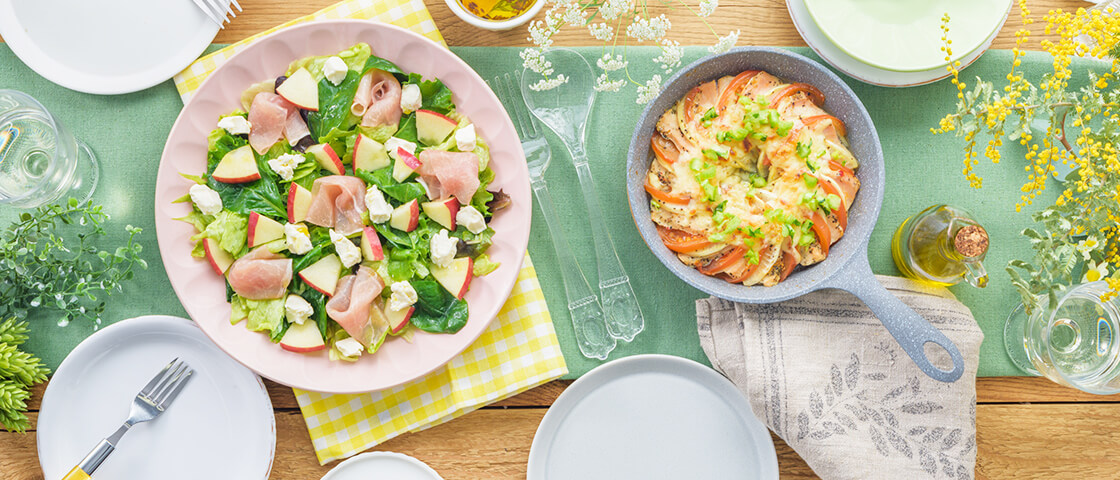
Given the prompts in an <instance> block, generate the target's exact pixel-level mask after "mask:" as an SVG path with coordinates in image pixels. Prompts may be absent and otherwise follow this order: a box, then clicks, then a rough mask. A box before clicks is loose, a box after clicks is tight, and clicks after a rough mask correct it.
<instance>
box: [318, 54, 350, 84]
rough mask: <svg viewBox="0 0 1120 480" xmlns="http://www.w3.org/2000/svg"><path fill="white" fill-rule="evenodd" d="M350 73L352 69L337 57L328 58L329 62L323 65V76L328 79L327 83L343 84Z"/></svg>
mask: <svg viewBox="0 0 1120 480" xmlns="http://www.w3.org/2000/svg"><path fill="white" fill-rule="evenodd" d="M348 71H350V67H348V66H347V65H346V62H344V61H342V59H341V58H339V57H338V56H337V55H336V56H333V57H331V58H328V59H327V61H326V62H325V63H323V76H324V77H327V81H329V82H331V83H333V84H335V85H338V84H340V83H342V81H343V80H345V79H346V72H348Z"/></svg>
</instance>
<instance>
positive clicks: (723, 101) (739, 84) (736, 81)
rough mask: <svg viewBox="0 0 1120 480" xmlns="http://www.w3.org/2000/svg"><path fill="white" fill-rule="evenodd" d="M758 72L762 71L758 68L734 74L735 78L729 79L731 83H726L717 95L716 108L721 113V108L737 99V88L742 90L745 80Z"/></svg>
mask: <svg viewBox="0 0 1120 480" xmlns="http://www.w3.org/2000/svg"><path fill="white" fill-rule="evenodd" d="M759 73H762V72H761V71H760V70H747V71H745V72H743V73H740V74H738V75H736V76H735V78H733V79H731V83H729V84H728V85H727V88H725V89H724V90H723V93H721V94H720V96H719V103H718V104H717V110H718V111H720V112H721V113H722V112H723V110H724V109H726V108H727V106H728V105H730V104H732V103H733V102H736V101H738V100H739V90H742V88H743V87H745V86H746V85H747V82H748V81H750V79H752V78H754V77H755V75H758V74H759Z"/></svg>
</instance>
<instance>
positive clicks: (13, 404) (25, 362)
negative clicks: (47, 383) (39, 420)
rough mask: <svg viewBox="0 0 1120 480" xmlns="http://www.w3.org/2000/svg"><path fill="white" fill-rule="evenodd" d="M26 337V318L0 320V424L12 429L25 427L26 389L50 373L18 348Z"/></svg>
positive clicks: (28, 395) (28, 393) (18, 429)
mask: <svg viewBox="0 0 1120 480" xmlns="http://www.w3.org/2000/svg"><path fill="white" fill-rule="evenodd" d="M25 340H27V322H19V321H16V319H14V318H9V319H7V320H5V321H3V322H0V424H3V425H4V427H5V428H7V429H8V430H10V431H13V432H23V431H25V430H27V427H28V422H27V415H25V413H24V412H26V411H27V399H28V398H29V397H31V392H30V391H29V390H28V389H29V388H30V387H32V386H33V385H35V384H37V383H40V382H42V381H44V380H46V379H47V375H48V374H49V373H50V370H47V367H44V366H43V364H42V363H41V362H40V361H39V359H38V358H35V357H33V356H31V355H30V354H29V353H27V352H24V351H21V350H20V349H19V346H20V345H21V344H22V343H23V342H24V341H25Z"/></svg>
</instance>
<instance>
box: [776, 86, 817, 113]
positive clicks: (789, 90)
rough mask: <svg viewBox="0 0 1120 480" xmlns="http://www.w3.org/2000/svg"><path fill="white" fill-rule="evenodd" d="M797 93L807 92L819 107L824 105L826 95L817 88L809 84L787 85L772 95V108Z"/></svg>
mask: <svg viewBox="0 0 1120 480" xmlns="http://www.w3.org/2000/svg"><path fill="white" fill-rule="evenodd" d="M797 92H805V93H807V94H809V99H810V100H812V101H813V103H815V104H817V105H821V104H823V103H824V94H823V93H821V91H820V90H817V87H814V86H812V85H809V84H808V83H791V84H789V85H786V86H785V87H782V89H781V90H778V91H777V92H774V93H773V94H771V95H770V108H774V107H775V106H777V105H778V102H779V101H781V100H782V99H783V98H786V97H788V96H790V95H793V94H795V93H797Z"/></svg>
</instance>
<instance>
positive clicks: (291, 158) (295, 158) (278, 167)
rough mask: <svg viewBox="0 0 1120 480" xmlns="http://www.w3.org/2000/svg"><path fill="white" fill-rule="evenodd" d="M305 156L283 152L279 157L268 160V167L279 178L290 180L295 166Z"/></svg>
mask: <svg viewBox="0 0 1120 480" xmlns="http://www.w3.org/2000/svg"><path fill="white" fill-rule="evenodd" d="M305 159H306V158H305V157H304V156H303V155H297V154H294V153H285V154H283V155H280V156H279V157H276V158H273V159H272V160H269V161H268V168H271V169H272V171H274V172H276V174H277V175H280V178H282V179H284V181H285V182H290V181H292V176H293V175H295V171H296V166H298V165H299V164H300V162H302V161H304V160H305Z"/></svg>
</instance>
